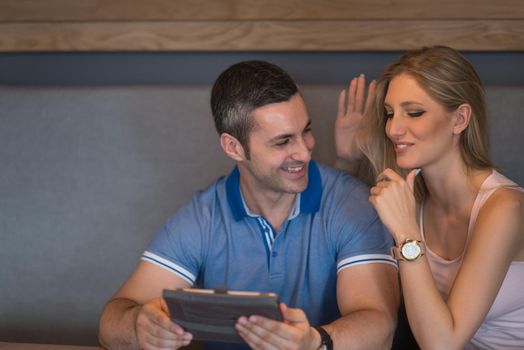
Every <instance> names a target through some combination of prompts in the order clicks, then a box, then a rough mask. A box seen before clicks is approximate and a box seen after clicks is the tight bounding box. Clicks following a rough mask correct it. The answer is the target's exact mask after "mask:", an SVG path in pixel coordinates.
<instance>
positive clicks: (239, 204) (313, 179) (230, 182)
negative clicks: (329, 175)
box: [226, 160, 322, 221]
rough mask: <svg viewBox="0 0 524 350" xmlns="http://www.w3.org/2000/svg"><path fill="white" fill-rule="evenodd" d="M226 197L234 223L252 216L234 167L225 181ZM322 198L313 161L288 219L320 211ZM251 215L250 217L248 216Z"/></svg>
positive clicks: (319, 181)
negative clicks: (305, 184)
mask: <svg viewBox="0 0 524 350" xmlns="http://www.w3.org/2000/svg"><path fill="white" fill-rule="evenodd" d="M226 195H227V201H228V203H229V207H230V208H231V212H232V213H233V217H234V218H235V220H236V221H239V220H242V219H243V218H244V217H246V216H252V215H253V214H251V213H248V210H249V209H248V208H247V206H246V205H245V202H244V199H243V197H242V193H241V191H240V172H239V171H238V167H237V166H235V168H234V169H233V171H232V172H231V174H229V176H228V177H227V179H226ZM321 198H322V179H321V178H320V171H319V169H318V165H317V163H316V162H315V161H313V160H312V161H310V162H309V166H308V185H307V187H306V189H305V190H304V192H302V193H298V194H297V199H296V200H295V207H294V209H293V210H292V211H291V214H290V217H289V218H290V219H292V218H295V217H296V216H298V214H301V213H315V212H317V211H318V210H319V209H320V200H321ZM250 214H251V215H250Z"/></svg>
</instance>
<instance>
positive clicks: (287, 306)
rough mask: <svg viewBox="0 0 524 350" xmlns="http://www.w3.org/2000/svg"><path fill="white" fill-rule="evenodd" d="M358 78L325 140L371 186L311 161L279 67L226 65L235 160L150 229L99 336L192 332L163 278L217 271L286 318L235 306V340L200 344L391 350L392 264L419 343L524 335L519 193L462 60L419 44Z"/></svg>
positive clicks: (223, 129) (161, 340) (223, 104)
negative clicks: (177, 316)
mask: <svg viewBox="0 0 524 350" xmlns="http://www.w3.org/2000/svg"><path fill="white" fill-rule="evenodd" d="M365 85H366V83H365V78H364V77H363V76H361V77H359V78H356V79H354V80H353V81H352V82H351V84H350V86H349V89H348V92H347V93H346V92H345V91H344V92H342V93H341V95H340V98H339V114H338V117H337V121H336V130H335V140H336V145H337V155H338V157H339V158H340V159H342V160H344V161H345V162H347V164H348V165H349V169H351V171H353V172H355V173H358V174H359V176H363V177H364V178H365V180H367V181H368V182H369V183H371V184H372V187H371V190H369V188H368V187H366V186H365V185H363V183H362V182H360V181H358V180H357V179H356V178H355V177H353V176H351V175H349V174H347V173H344V172H341V171H337V170H335V169H332V168H330V167H327V166H324V165H321V164H318V163H316V162H315V161H313V160H311V152H312V150H313V147H314V143H315V141H314V138H313V135H312V131H311V120H310V119H309V116H308V113H307V110H306V107H305V104H304V101H303V99H302V96H301V94H300V92H299V91H298V88H297V86H296V84H295V83H294V81H293V80H292V79H291V78H290V77H289V75H288V74H287V73H286V72H284V71H283V70H282V69H280V68H279V67H277V66H274V65H272V64H269V63H267V62H260V61H249V62H241V63H239V64H236V65H233V66H231V67H230V68H228V69H227V70H226V71H224V72H223V73H222V74H221V75H220V76H219V78H218V79H217V81H216V82H215V84H214V86H213V89H212V93H211V109H212V113H213V117H214V120H215V126H216V128H217V131H218V134H219V143H220V146H221V148H222V149H223V151H224V152H225V153H226V155H227V156H228V157H230V158H232V159H233V160H234V161H235V162H236V166H235V168H234V169H233V171H232V172H231V173H230V174H229V175H228V176H226V177H223V178H220V179H218V180H217V181H216V182H215V183H213V184H212V185H211V186H210V187H208V188H207V189H205V190H203V191H201V192H198V193H197V194H195V196H194V198H193V200H192V201H191V203H189V204H187V205H186V206H185V207H183V208H182V209H180V210H179V211H178V212H177V213H176V214H175V216H173V217H172V218H171V219H170V220H169V221H168V222H167V223H166V225H165V226H164V227H163V228H162V229H161V230H160V232H158V234H157V235H156V236H155V238H154V239H153V241H152V242H151V244H150V245H149V247H148V248H147V249H146V251H145V252H144V254H143V256H142V260H141V261H140V263H139V265H138V266H137V268H136V270H135V272H134V273H133V274H132V276H131V277H130V278H129V279H128V280H127V281H126V282H125V283H124V285H123V286H122V287H121V288H120V290H119V291H118V292H117V293H116V294H115V295H114V296H113V298H112V299H111V300H110V301H109V302H108V303H107V305H106V307H105V309H104V311H103V313H102V316H101V320H100V342H101V344H102V345H103V346H105V347H107V348H109V349H139V348H143V349H177V348H180V347H182V346H185V345H188V344H189V343H190V342H191V340H192V334H190V333H189V332H187V331H185V330H184V329H183V328H182V327H180V326H179V325H177V324H175V323H173V322H171V320H170V319H169V314H168V311H167V308H166V305H165V303H164V301H163V300H162V299H161V297H160V296H161V292H162V290H163V289H166V288H167V289H174V288H177V287H190V286H198V287H200V288H217V287H219V286H226V287H227V288H228V289H233V290H248V291H261V292H275V293H277V294H279V297H280V300H281V301H282V304H281V312H282V315H283V322H277V321H273V320H269V319H265V318H263V317H260V316H257V315H246V316H245V317H240V318H239V319H238V320H237V322H236V329H237V331H238V334H239V335H240V336H241V337H242V338H243V339H244V340H245V342H246V344H223V343H222V344H220V343H219V344H207V347H209V348H217V349H225V348H230V349H235V348H245V347H247V346H249V347H251V348H253V349H352V348H355V349H388V348H390V347H391V344H392V340H393V334H394V330H395V326H396V318H397V308H398V303H399V294H400V293H399V285H398V274H400V284H401V290H402V295H403V301H404V304H405V308H406V313H407V318H408V320H409V323H410V325H411V328H412V331H413V334H414V336H415V338H416V341H417V343H418V344H419V346H420V347H421V348H423V349H426V348H428V349H432V348H446V349H461V348H464V347H467V348H472V349H475V348H481V349H491V348H493V349H495V348H496V349H515V348H522V347H524V293H522V292H521V287H522V286H523V285H524V223H523V217H524V215H523V203H524V193H523V192H524V190H523V189H522V188H520V187H519V186H518V185H516V184H515V183H513V182H511V181H510V180H508V179H507V178H505V177H504V176H503V175H501V174H500V173H498V172H497V171H496V170H495V168H494V167H493V165H492V164H491V163H490V161H489V159H488V150H487V129H486V128H487V127H486V107H485V101H484V99H485V97H484V91H483V88H482V85H481V82H480V79H479V77H478V76H477V74H476V72H475V71H474V69H473V67H472V66H471V64H470V63H469V62H468V61H467V60H466V59H465V58H464V57H463V56H462V55H461V54H460V53H458V52H457V51H455V50H453V49H450V48H447V47H432V48H424V49H422V50H418V51H414V52H410V53H408V54H406V55H404V56H402V57H401V58H400V59H399V60H398V61H397V62H394V63H393V64H391V65H390V66H389V67H388V68H387V69H386V70H385V72H384V73H383V74H382V75H381V77H380V78H379V79H378V80H377V82H376V83H375V82H372V83H371V84H370V85H369V88H368V89H367V97H366V86H365ZM366 170H367V171H366ZM377 214H378V215H377ZM386 229H387V230H386Z"/></svg>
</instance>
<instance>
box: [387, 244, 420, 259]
mask: <svg viewBox="0 0 524 350" xmlns="http://www.w3.org/2000/svg"><path fill="white" fill-rule="evenodd" d="M425 253H426V243H424V242H422V241H417V240H414V239H406V240H405V241H404V242H403V243H401V244H399V245H398V246H396V247H392V248H391V255H393V258H395V259H397V260H400V261H414V260H417V259H418V258H419V257H421V256H422V255H424V254H425Z"/></svg>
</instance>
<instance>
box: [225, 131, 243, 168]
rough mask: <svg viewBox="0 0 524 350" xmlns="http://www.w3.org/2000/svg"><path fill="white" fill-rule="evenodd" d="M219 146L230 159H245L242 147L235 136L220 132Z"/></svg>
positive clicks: (238, 160)
mask: <svg viewBox="0 0 524 350" xmlns="http://www.w3.org/2000/svg"><path fill="white" fill-rule="evenodd" d="M220 146H221V147H222V150H223V151H224V153H225V154H226V155H227V156H228V157H229V158H231V159H233V160H235V161H237V162H240V161H243V160H245V159H246V154H245V152H244V147H242V145H241V144H240V141H238V140H237V138H236V137H234V136H232V135H230V134H228V133H227V132H223V133H222V134H220Z"/></svg>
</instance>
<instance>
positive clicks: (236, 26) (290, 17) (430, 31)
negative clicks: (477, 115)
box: [0, 0, 524, 52]
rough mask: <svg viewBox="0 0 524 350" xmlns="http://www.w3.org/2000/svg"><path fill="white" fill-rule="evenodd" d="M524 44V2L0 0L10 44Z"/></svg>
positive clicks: (164, 47)
mask: <svg viewBox="0 0 524 350" xmlns="http://www.w3.org/2000/svg"><path fill="white" fill-rule="evenodd" d="M434 44H444V45H450V46H452V47H455V48H457V49H460V50H475V51H523V50H524V1H523V0H499V1H492V0H463V1H457V0H441V1H434V0H433V1H430V0H396V1H391V0H366V1H361V0H360V1H356V0H332V1H322V0H287V1H286V0H267V1H261V0H258V1H256V0H213V1H209V0H134V1H133V0H113V1H108V0H75V1H71V0H45V1H42V0H0V51H3V52H25V51H143V50H144V51H177V50H192V51H215V50H220V51H246V50H260V51H279V50H291V51H341V50H342V51H346V50H357V51H359V50H366V51H388V50H407V49H412V48H418V47H421V46H424V45H434Z"/></svg>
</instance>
